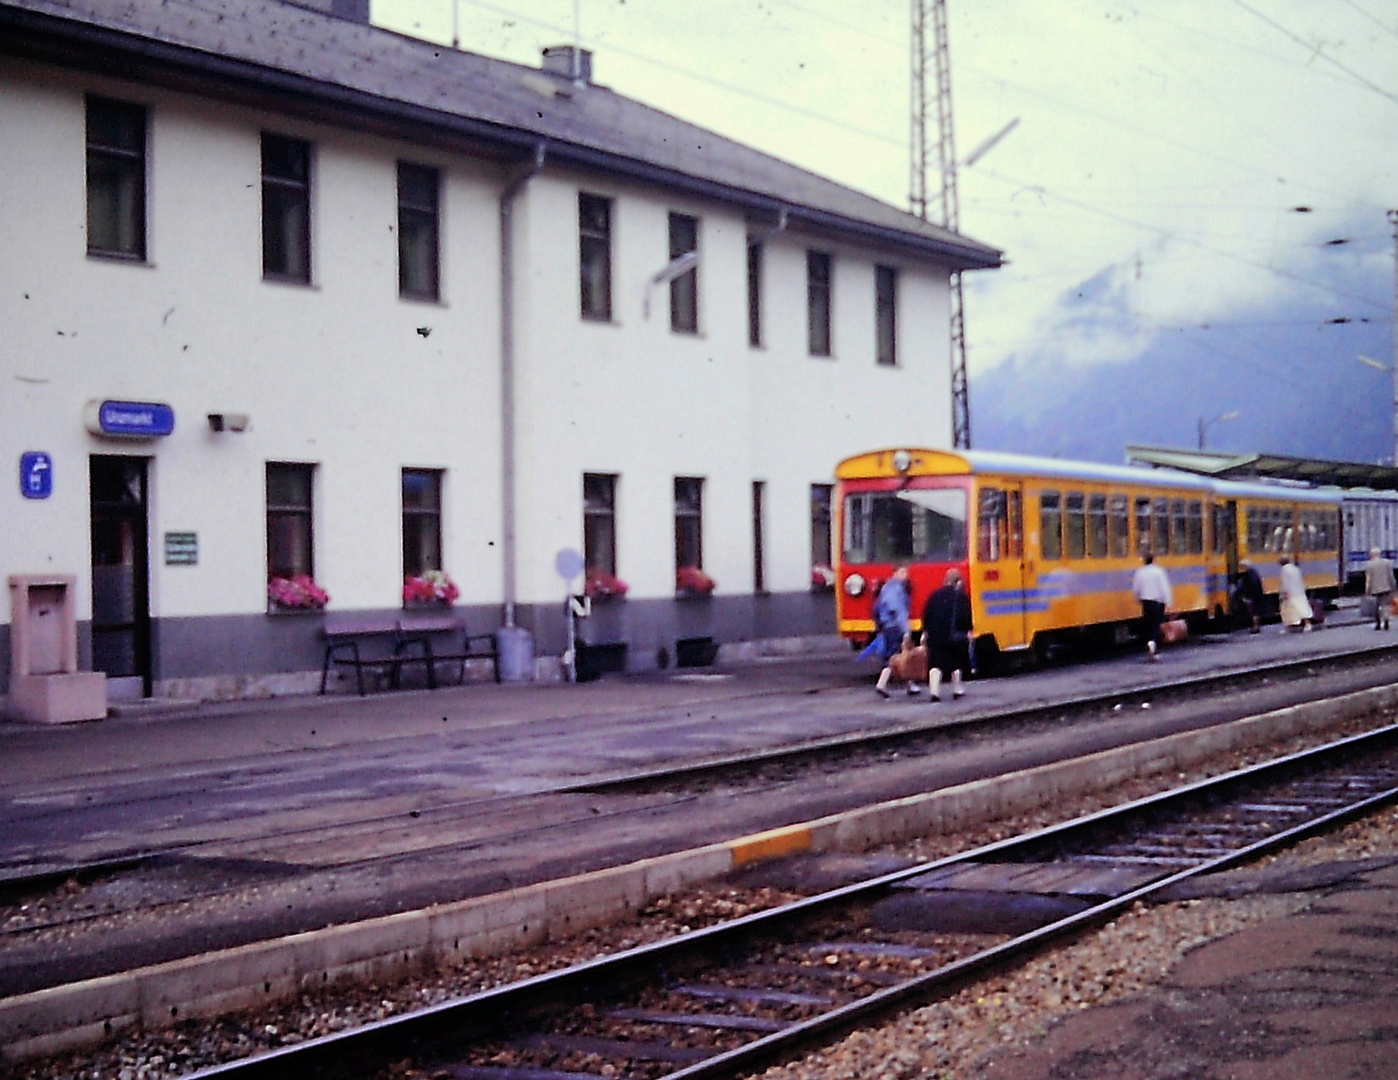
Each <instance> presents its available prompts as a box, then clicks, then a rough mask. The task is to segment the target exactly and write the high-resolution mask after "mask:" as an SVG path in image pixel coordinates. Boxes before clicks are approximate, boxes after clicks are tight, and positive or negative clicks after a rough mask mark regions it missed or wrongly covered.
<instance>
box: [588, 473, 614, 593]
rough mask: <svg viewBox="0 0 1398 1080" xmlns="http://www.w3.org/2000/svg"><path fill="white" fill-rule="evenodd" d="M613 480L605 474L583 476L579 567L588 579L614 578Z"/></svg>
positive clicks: (612, 477) (611, 476)
mask: <svg viewBox="0 0 1398 1080" xmlns="http://www.w3.org/2000/svg"><path fill="white" fill-rule="evenodd" d="M616 481H617V478H616V477H615V476H613V475H610V474H607V473H583V565H584V566H585V567H586V568H587V573H588V576H589V577H591V576H592V575H593V574H594V573H602V574H610V575H612V576H615V575H616Z"/></svg>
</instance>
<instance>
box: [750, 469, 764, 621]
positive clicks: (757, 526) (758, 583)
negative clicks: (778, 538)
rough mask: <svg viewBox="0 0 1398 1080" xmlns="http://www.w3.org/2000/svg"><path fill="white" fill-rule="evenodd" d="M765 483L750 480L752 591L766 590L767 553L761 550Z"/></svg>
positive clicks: (761, 591) (762, 591)
mask: <svg viewBox="0 0 1398 1080" xmlns="http://www.w3.org/2000/svg"><path fill="white" fill-rule="evenodd" d="M766 495H767V485H766V483H764V482H763V481H761V480H754V481H753V482H752V591H753V592H755V593H759V594H761V593H765V592H766V591H767V565H766V563H767V554H766V552H765V551H764V550H763V538H762V532H763V520H762V518H763V512H764V510H763V503H764V501H765V500H766Z"/></svg>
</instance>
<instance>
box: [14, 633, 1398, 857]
mask: <svg viewBox="0 0 1398 1080" xmlns="http://www.w3.org/2000/svg"><path fill="white" fill-rule="evenodd" d="M1374 649H1378V650H1389V649H1391V650H1392V651H1393V654H1394V656H1395V657H1398V630H1395V631H1394V632H1393V633H1391V634H1386V633H1376V632H1375V631H1374V630H1373V629H1372V627H1370V626H1367V625H1362V624H1360V623H1359V622H1358V619H1357V613H1356V612H1354V611H1353V609H1348V610H1345V609H1342V610H1341V611H1340V612H1338V613H1336V614H1335V615H1333V616H1332V618H1331V619H1330V620H1329V621H1328V622H1327V624H1326V626H1325V627H1324V628H1323V629H1318V630H1316V631H1314V632H1312V633H1305V634H1302V633H1295V632H1286V631H1283V630H1282V629H1281V628H1280V627H1277V626H1270V627H1266V628H1264V631H1263V633H1261V634H1258V635H1250V634H1247V633H1233V634H1228V635H1220V636H1205V637H1200V638H1197V639H1191V640H1189V641H1187V642H1185V643H1183V644H1181V645H1177V646H1173V647H1171V648H1169V649H1167V650H1165V651H1164V652H1163V653H1162V656H1161V660H1160V662H1158V663H1153V664H1152V663H1146V662H1145V659H1144V653H1142V652H1130V653H1124V654H1118V655H1115V656H1110V657H1105V658H1098V659H1092V660H1087V661H1084V662H1080V663H1064V664H1060V665H1057V666H1051V667H1047V668H1042V669H1037V670H1035V669H1031V670H1026V671H1022V672H1019V673H1015V674H1010V675H1006V676H997V677H994V678H990V679H985V680H977V681H973V682H971V683H970V684H968V690H967V694H966V696H965V697H964V698H962V699H961V700H960V701H955V702H954V701H952V700H950V699H949V698H947V699H945V700H943V701H942V702H940V703H938V704H935V705H933V704H930V703H928V702H927V700H926V694H925V692H924V693H923V694H921V695H920V696H917V697H907V696H905V695H903V694H895V695H894V696H893V698H892V699H891V700H887V701H885V700H881V699H879V698H878V697H877V696H876V695H875V694H874V693H873V690H872V679H873V675H874V674H875V673H876V670H877V668H876V666H874V665H869V664H867V663H865V664H860V663H859V662H857V661H856V659H855V657H854V654H853V653H852V652H849V653H835V654H831V653H828V652H826V653H823V654H820V655H813V656H809V657H797V658H791V659H782V660H771V661H759V662H751V663H744V664H738V665H734V666H732V667H727V668H710V669H683V670H679V671H671V672H660V673H648V674H645V675H635V676H609V677H606V678H603V679H601V680H599V681H597V682H592V683H584V684H543V685H539V684H520V685H497V684H493V683H490V684H474V685H467V686H464V687H451V688H443V689H438V690H432V691H429V690H422V691H398V692H382V693H378V694H372V695H369V696H367V697H363V698H361V697H358V696H348V695H330V696H326V697H294V698H281V699H272V700H265V701H242V702H232V703H207V704H204V705H202V706H199V707H197V708H192V709H191V708H184V709H181V710H180V711H178V712H164V711H161V710H160V709H158V708H153V709H152V710H151V711H149V712H147V713H140V712H136V713H134V714H128V715H122V716H117V717H113V718H109V719H107V720H104V721H94V722H88V723H81V724H70V725H63V726H60V727H40V726H32V725H26V724H20V723H15V722H4V723H0V866H15V865H19V864H29V865H31V866H35V867H41V866H42V865H43V864H44V863H46V862H50V861H55V862H61V863H77V862H82V861H89V860H100V859H102V858H104V857H109V856H111V855H112V854H114V853H120V852H129V851H131V850H139V849H140V848H142V847H145V846H148V845H149V844H151V843H152V842H154V841H158V840H160V839H162V838H173V837H177V838H179V839H181V840H182V841H185V842H195V841H203V842H207V841H210V840H222V841H228V840H234V839H237V840H240V841H243V842H249V841H250V838H255V836H256V834H257V828H258V825H257V823H258V822H259V821H260V820H263V819H265V818H267V817H268V815H273V814H282V815H287V814H300V815H304V816H308V817H309V816H315V817H317V818H318V819H320V820H327V819H330V818H333V817H334V816H335V815H336V814H338V813H342V812H349V811H347V810H346V808H347V807H351V806H358V807H360V809H362V802H363V801H364V800H366V799H372V800H376V801H378V802H379V803H381V804H382V806H383V808H384V810H385V812H389V813H393V812H399V811H408V810H425V809H428V808H430V807H432V806H435V805H440V804H443V803H456V802H461V801H464V800H470V799H481V798H489V797H510V796H518V795H522V794H529V793H532V792H544V791H548V790H551V789H555V788H557V787H558V786H560V785H563V784H569V783H574V784H575V783H578V782H582V781H585V780H588V779H591V778H599V777H608V776H613V775H616V774H620V773H629V772H632V771H635V770H644V769H648V768H657V767H663V766H667V765H674V764H677V763H688V762H699V761H705V760H711V759H715V758H722V757H725V756H729V755H741V754H747V753H752V752H757V751H762V750H770V749H776V748H781V747H787V746H792V745H800V744H804V743H808V742H811V741H813V740H819V739H828V738H837V737H840V736H844V735H850V734H855V733H861V732H896V731H899V730H902V729H905V728H908V727H910V726H921V725H925V724H926V723H927V722H928V719H929V717H934V718H937V720H939V721H940V720H945V721H946V722H949V723H954V722H957V721H959V720H964V719H969V718H974V717H977V716H994V715H999V714H1002V713H1005V712H1009V711H1016V710H1021V709H1025V708H1029V707H1034V706H1044V705H1052V704H1054V703H1059V702H1063V703H1069V702H1072V701H1074V700H1077V699H1080V698H1083V697H1088V696H1095V695H1103V694H1112V693H1120V694H1127V693H1135V694H1141V693H1148V692H1149V691H1150V689H1151V688H1152V687H1155V686H1163V685H1166V684H1169V683H1171V682H1174V681H1176V680H1178V679H1180V678H1181V677H1185V676H1189V675H1196V676H1198V675H1206V674H1210V673H1224V672H1246V671H1254V670H1256V669H1257V668H1259V667H1262V666H1265V665H1267V664H1272V663H1279V662H1283V661H1287V660H1302V659H1315V660H1317V661H1323V660H1324V659H1325V658H1327V657H1331V656H1336V655H1341V654H1347V653H1352V652H1355V651H1359V650H1374ZM1153 719H1154V718H1148V717H1146V716H1144V715H1142V716H1140V717H1138V718H1137V719H1136V720H1135V721H1134V723H1136V724H1138V725H1140V726H1141V729H1142V731H1143V732H1144V731H1145V730H1147V727H1148V725H1149V723H1150V722H1152V720H1153ZM355 812H358V810H356V811H355Z"/></svg>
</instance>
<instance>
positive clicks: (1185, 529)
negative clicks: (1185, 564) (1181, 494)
mask: <svg viewBox="0 0 1398 1080" xmlns="http://www.w3.org/2000/svg"><path fill="white" fill-rule="evenodd" d="M1188 550H1189V517H1188V514H1187V513H1186V512H1185V503H1184V500H1183V499H1175V500H1174V501H1173V502H1171V504H1170V554H1171V555H1183V554H1184V553H1185V552H1186V551H1188Z"/></svg>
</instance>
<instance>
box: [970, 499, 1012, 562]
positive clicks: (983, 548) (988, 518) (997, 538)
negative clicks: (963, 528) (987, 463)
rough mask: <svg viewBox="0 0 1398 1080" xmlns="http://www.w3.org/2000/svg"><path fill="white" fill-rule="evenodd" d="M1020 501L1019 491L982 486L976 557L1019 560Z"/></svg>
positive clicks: (982, 559) (990, 560)
mask: <svg viewBox="0 0 1398 1080" xmlns="http://www.w3.org/2000/svg"><path fill="white" fill-rule="evenodd" d="M1020 535H1021V522H1020V505H1019V492H1018V491H1002V490H1001V489H999V488H993V487H985V488H981V496H980V513H979V515H978V517H977V522H976V557H977V558H978V559H979V560H980V561H981V562H999V561H1000V560H1001V559H1013V560H1016V561H1017V560H1018V559H1019V557H1020V552H1021V548H1020Z"/></svg>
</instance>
